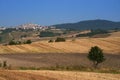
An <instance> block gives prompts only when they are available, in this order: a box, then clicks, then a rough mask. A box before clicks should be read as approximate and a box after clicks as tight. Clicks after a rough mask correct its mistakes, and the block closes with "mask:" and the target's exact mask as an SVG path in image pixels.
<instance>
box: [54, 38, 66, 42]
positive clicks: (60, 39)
mask: <svg viewBox="0 0 120 80" xmlns="http://www.w3.org/2000/svg"><path fill="white" fill-rule="evenodd" d="M65 41H66V40H65V38H59V37H58V38H57V39H56V40H55V42H65Z"/></svg>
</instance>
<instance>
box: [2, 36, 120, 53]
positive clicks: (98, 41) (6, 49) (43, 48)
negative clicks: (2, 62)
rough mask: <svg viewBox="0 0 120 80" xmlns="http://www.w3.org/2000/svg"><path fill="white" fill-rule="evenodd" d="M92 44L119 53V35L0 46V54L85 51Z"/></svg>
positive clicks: (105, 50)
mask: <svg viewBox="0 0 120 80" xmlns="http://www.w3.org/2000/svg"><path fill="white" fill-rule="evenodd" d="M92 46H99V47H100V48H102V49H103V51H104V52H105V53H117V54H120V37H107V38H81V39H75V40H72V39H71V40H70V39H69V40H67V41H66V42H53V43H48V41H38V42H33V43H32V44H23V45H12V46H10V45H7V46H2V45H1V46H0V54H7V53H87V52H88V51H89V49H90V48H91V47H92Z"/></svg>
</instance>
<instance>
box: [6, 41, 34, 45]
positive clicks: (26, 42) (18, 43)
mask: <svg viewBox="0 0 120 80" xmlns="http://www.w3.org/2000/svg"><path fill="white" fill-rule="evenodd" d="M31 43H32V41H31V40H27V41H24V42H21V41H14V40H11V41H10V42H9V43H8V45H20V44H31Z"/></svg>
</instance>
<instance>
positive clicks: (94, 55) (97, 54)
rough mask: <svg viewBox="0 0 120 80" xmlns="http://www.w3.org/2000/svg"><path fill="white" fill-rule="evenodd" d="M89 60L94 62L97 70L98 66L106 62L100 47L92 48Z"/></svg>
mask: <svg viewBox="0 0 120 80" xmlns="http://www.w3.org/2000/svg"><path fill="white" fill-rule="evenodd" d="M87 57H88V59H89V60H90V61H92V62H93V66H94V68H97V66H98V64H100V63H102V62H103V61H105V58H104V55H103V51H102V49H100V48H99V47H97V46H95V47H92V48H91V49H90V51H89V54H88V56H87Z"/></svg>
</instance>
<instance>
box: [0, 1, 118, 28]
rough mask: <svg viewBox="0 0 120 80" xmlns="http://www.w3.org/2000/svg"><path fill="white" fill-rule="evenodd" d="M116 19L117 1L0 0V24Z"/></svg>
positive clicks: (41, 23) (51, 23)
mask: <svg viewBox="0 0 120 80" xmlns="http://www.w3.org/2000/svg"><path fill="white" fill-rule="evenodd" d="M94 19H105V20H111V21H120V0H0V26H17V25H20V24H26V23H34V24H40V25H44V26H45V25H54V24H61V23H74V22H79V21H83V20H94Z"/></svg>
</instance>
